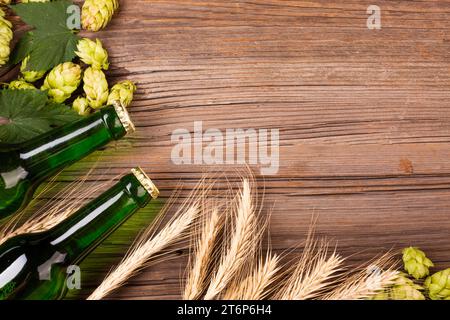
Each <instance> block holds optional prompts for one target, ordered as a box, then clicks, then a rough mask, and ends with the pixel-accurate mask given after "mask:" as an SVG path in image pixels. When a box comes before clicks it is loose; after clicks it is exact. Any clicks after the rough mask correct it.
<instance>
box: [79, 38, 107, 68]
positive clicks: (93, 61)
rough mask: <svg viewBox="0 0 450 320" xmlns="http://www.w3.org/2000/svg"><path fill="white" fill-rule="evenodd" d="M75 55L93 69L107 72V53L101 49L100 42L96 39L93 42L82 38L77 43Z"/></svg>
mask: <svg viewBox="0 0 450 320" xmlns="http://www.w3.org/2000/svg"><path fill="white" fill-rule="evenodd" d="M77 50H78V51H76V52H75V53H76V54H77V56H79V57H80V59H81V61H83V62H84V63H86V64H88V65H90V66H91V67H92V68H94V69H98V70H100V69H104V70H108V67H109V62H108V52H107V51H106V50H105V49H104V48H103V45H102V42H101V41H100V40H99V39H96V40H95V42H94V41H92V40H90V39H87V38H83V39H81V40H80V41H78V45H77Z"/></svg>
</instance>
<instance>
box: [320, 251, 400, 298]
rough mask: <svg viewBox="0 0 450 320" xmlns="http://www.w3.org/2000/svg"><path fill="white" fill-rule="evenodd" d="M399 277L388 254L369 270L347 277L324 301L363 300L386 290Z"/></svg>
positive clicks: (376, 261)
mask: <svg viewBox="0 0 450 320" xmlns="http://www.w3.org/2000/svg"><path fill="white" fill-rule="evenodd" d="M397 277H398V271H395V270H394V268H393V264H392V262H391V256H390V255H389V254H386V255H384V256H382V257H380V258H379V259H377V260H375V262H373V264H372V265H370V266H369V267H367V268H363V267H362V268H361V270H360V271H359V272H357V273H356V274H354V275H347V276H346V277H345V279H344V280H343V281H342V283H340V284H339V285H337V286H336V287H335V288H334V289H333V290H330V291H329V292H328V293H327V294H325V295H324V296H323V297H322V299H323V300H363V299H367V298H370V297H371V296H373V295H375V294H377V293H379V292H380V291H383V290H385V289H386V288H388V287H389V286H391V285H392V284H393V283H394V282H395V279H396V278H397Z"/></svg>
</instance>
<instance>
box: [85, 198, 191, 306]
mask: <svg viewBox="0 0 450 320" xmlns="http://www.w3.org/2000/svg"><path fill="white" fill-rule="evenodd" d="M194 198H195V197H194ZM191 199H192V196H191ZM198 214H199V204H198V201H197V200H196V199H194V201H193V202H192V203H189V204H187V203H186V204H184V205H182V206H181V207H180V208H179V210H177V212H176V213H175V215H174V217H173V218H172V219H171V221H169V222H168V224H167V225H166V226H164V227H163V228H162V229H161V230H160V231H159V232H157V233H155V232H156V231H155V225H152V226H150V227H149V228H147V230H146V231H145V232H144V233H143V234H142V235H141V236H140V237H139V238H138V240H137V241H136V242H135V244H133V246H132V248H131V249H130V250H129V252H128V253H127V255H126V256H125V258H124V259H123V260H122V261H121V262H120V264H119V265H118V266H117V267H116V268H115V269H114V270H113V271H112V272H111V273H110V274H109V275H108V276H107V277H106V278H105V279H104V280H103V282H102V283H101V284H100V286H99V287H97V289H96V290H95V291H94V292H93V293H92V294H91V295H90V296H89V297H88V300H100V299H103V298H105V297H106V296H107V295H109V294H110V293H111V292H113V291H114V290H116V289H117V288H119V287H121V286H122V285H123V284H125V283H126V281H127V280H128V279H130V278H131V277H133V276H134V275H136V274H137V273H138V272H139V271H140V270H142V269H143V268H145V267H146V266H148V265H149V263H150V262H151V261H152V259H154V258H155V257H156V256H157V255H158V254H160V253H161V251H162V250H164V249H166V248H168V247H169V246H171V245H173V244H174V243H177V242H179V241H181V240H182V239H184V238H185V237H186V236H187V234H186V230H188V228H189V227H190V226H192V224H193V223H194V221H195V220H196V218H197V217H198ZM161 216H162V215H161ZM161 216H160V217H161Z"/></svg>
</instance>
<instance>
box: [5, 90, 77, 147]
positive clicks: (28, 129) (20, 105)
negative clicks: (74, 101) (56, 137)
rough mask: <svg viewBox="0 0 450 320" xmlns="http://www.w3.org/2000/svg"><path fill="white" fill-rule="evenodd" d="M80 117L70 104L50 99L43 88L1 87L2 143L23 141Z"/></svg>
mask: <svg viewBox="0 0 450 320" xmlns="http://www.w3.org/2000/svg"><path fill="white" fill-rule="evenodd" d="M78 119H80V116H78V115H77V113H76V112H74V111H73V110H72V109H71V108H69V107H68V106H66V105H63V104H58V103H52V102H49V100H48V98H47V95H46V94H45V93H44V92H42V91H39V90H33V89H30V90H9V89H8V90H2V91H0V143H11V144H13V143H20V142H23V141H26V140H29V139H31V138H33V137H35V136H38V135H40V134H42V133H45V132H47V131H49V130H51V129H52V128H53V127H55V126H60V125H63V124H66V123H69V122H72V121H76V120H78Z"/></svg>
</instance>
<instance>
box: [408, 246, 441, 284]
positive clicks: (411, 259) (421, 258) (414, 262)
mask: <svg viewBox="0 0 450 320" xmlns="http://www.w3.org/2000/svg"><path fill="white" fill-rule="evenodd" d="M402 253H403V263H404V265H405V270H406V272H408V274H410V275H411V276H413V277H414V278H415V279H416V280H418V279H422V278H424V277H426V276H428V275H429V274H430V270H429V268H430V267H433V266H434V265H433V262H432V261H431V260H430V259H428V258H427V257H426V255H425V253H424V252H423V251H422V250H420V249H418V248H413V247H409V248H406V249H403V251H402Z"/></svg>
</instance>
